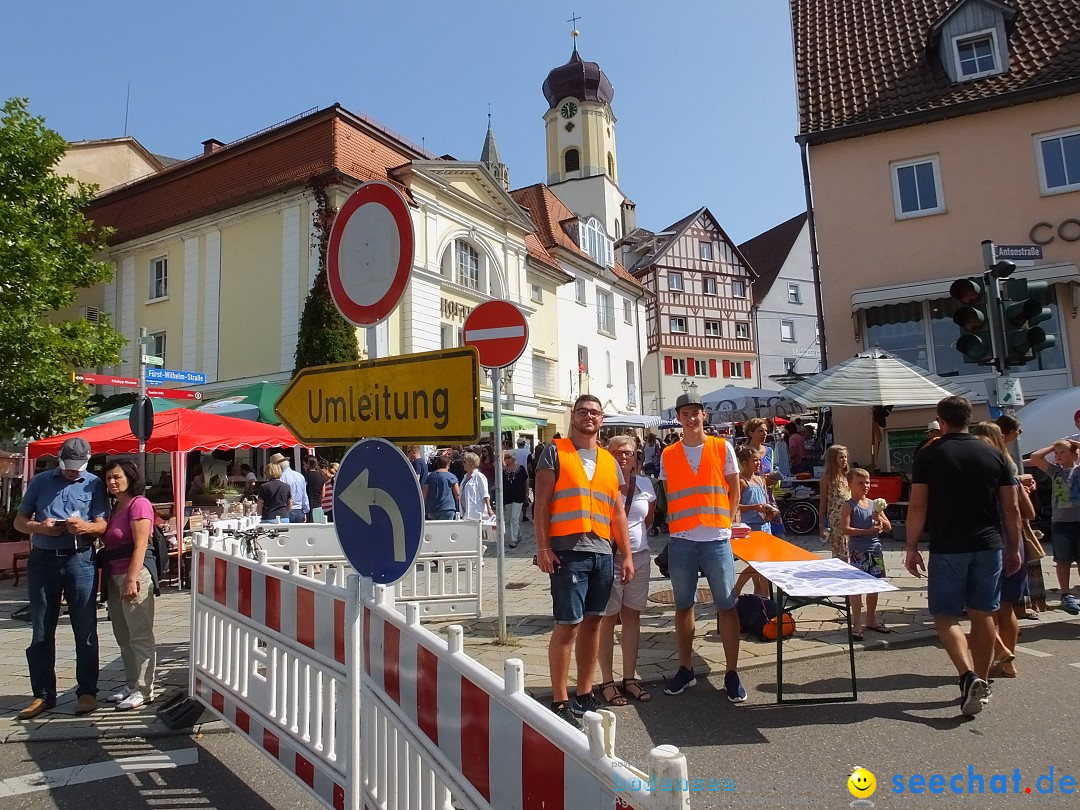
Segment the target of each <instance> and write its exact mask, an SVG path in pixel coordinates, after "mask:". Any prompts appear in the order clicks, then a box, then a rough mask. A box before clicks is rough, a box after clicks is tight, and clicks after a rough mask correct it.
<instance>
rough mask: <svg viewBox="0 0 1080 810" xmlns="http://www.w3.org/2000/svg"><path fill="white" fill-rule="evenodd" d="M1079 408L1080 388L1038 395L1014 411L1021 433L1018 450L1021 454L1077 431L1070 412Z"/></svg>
mask: <svg viewBox="0 0 1080 810" xmlns="http://www.w3.org/2000/svg"><path fill="white" fill-rule="evenodd" d="M1078 410H1080V388H1067V389H1065V390H1064V391H1055V392H1054V393H1052V394H1047V395H1046V396H1043V397H1039V398H1038V399H1037V400H1035V401H1034V402H1032V403H1031V404H1030V405H1025V406H1024V407H1023V408H1021V409H1020V410H1019V411H1017V412H1016V418H1017V419H1019V420H1020V424H1021V426H1022V427H1023V429H1024V432H1023V433H1022V434H1021V435H1020V439H1019V442H1020V452H1021V453H1022V454H1024V455H1028V454H1029V453H1034V452H1035V451H1036V450H1041V449H1042V448H1044V447H1049V446H1050V445H1052V444H1053V443H1054V442H1056V441H1057V440H1058V439H1063V438H1065V437H1066V436H1072V435H1074V434H1075V433H1076V425H1075V424H1074V423H1073V414H1075V413H1076V412H1077V411H1078Z"/></svg>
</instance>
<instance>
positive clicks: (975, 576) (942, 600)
mask: <svg viewBox="0 0 1080 810" xmlns="http://www.w3.org/2000/svg"><path fill="white" fill-rule="evenodd" d="M1001 557H1002V555H1001V549H999V548H995V549H990V550H988V551H968V552H964V553H961V554H931V555H930V562H929V563H928V564H927V567H926V598H927V602H928V604H929V607H930V615H932V616H961V615H963V613H964V610H965V609H970V610H980V611H983V612H986V613H993V612H994V611H996V610H997V609H998V608H999V607H1001V574H1002V561H1001Z"/></svg>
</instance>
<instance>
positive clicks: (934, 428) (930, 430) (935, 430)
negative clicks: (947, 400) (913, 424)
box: [912, 419, 941, 456]
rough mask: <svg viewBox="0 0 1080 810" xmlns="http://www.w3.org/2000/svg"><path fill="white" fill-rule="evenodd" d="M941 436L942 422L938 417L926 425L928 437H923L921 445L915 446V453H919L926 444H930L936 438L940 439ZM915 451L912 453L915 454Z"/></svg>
mask: <svg viewBox="0 0 1080 810" xmlns="http://www.w3.org/2000/svg"><path fill="white" fill-rule="evenodd" d="M940 438H941V423H940V422H938V420H937V419H935V420H934V421H933V422H931V423H930V424H928V425H927V426H926V438H925V439H923V440H922V441H921V442H919V446H918V447H916V448H915V453H918V452H919V451H920V450H922V449H923V448H924V447H926V445H928V444H930V442H932V441H934V439H940ZM915 453H912V455H913V456H914V455H915Z"/></svg>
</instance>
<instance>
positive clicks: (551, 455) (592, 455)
mask: <svg viewBox="0 0 1080 810" xmlns="http://www.w3.org/2000/svg"><path fill="white" fill-rule="evenodd" d="M577 453H578V458H580V459H581V466H582V467H584V468H585V475H586V476H588V478H589V480H590V481H592V478H593V473H595V472H596V451H595V450H581V449H578V451H577ZM536 469H537V470H554V471H555V478H556V479H557V478H558V477H559V448H558V447H556V446H555V443H554V442H552V443H551V444H549V445H547V447H545V448H544V450H543V452H542V453H540V458H539V459H538V460H537V462H536ZM615 472H616V473H617V474H618V476H619V489H622V488H623V487H624V486H626V481H625V479H624V478H623V474H622V470H621V469H619V465H618V464H616V465H615ZM551 550H552V551H592V552H594V553H596V554H611V553H612V543H611V541H610V540H605V539H604V538H603V537H600V536H599V535H598V534H596V533H595V532H585V533H584V534H574V535H552V536H551Z"/></svg>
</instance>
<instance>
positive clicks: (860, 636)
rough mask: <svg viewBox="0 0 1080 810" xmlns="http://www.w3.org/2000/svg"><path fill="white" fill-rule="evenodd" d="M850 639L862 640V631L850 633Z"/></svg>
mask: <svg viewBox="0 0 1080 810" xmlns="http://www.w3.org/2000/svg"><path fill="white" fill-rule="evenodd" d="M851 640H852V641H863V640H864V639H863V634H862V633H852V634H851Z"/></svg>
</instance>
